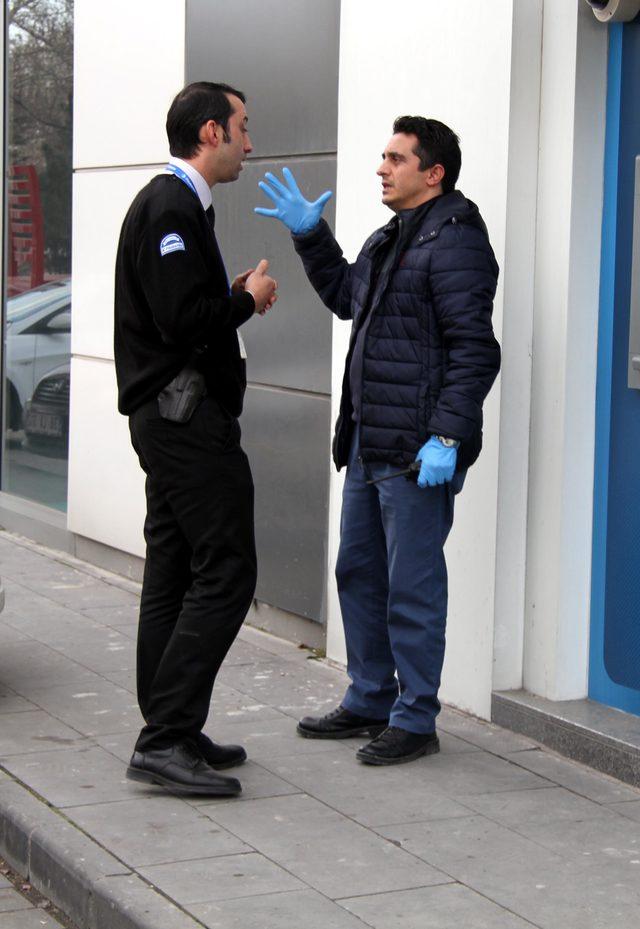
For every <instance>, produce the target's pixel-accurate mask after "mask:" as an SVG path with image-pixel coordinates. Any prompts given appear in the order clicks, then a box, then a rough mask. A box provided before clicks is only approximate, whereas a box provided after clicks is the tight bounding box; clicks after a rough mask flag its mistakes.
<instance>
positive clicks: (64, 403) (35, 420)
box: [24, 361, 70, 454]
mask: <svg viewBox="0 0 640 929" xmlns="http://www.w3.org/2000/svg"><path fill="white" fill-rule="evenodd" d="M69 384H70V369H69V362H68V361H67V363H66V364H64V365H61V366H60V367H59V368H56V369H55V370H53V371H50V372H49V373H48V374H47V375H45V377H43V378H42V380H41V381H40V382H39V383H38V384H37V386H36V389H35V390H34V392H33V396H32V398H31V400H28V401H27V403H26V404H25V415H24V431H25V435H26V437H27V441H28V444H29V445H30V446H33V447H37V448H48V449H50V450H52V451H60V452H61V453H63V454H66V452H67V447H68V444H69Z"/></svg>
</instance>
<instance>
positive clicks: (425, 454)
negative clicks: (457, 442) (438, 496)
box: [416, 436, 458, 487]
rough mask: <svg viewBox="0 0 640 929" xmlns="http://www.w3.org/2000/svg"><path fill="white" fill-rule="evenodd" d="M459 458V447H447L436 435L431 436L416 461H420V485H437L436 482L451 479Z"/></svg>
mask: <svg viewBox="0 0 640 929" xmlns="http://www.w3.org/2000/svg"><path fill="white" fill-rule="evenodd" d="M457 458H458V449H457V448H455V447H454V446H452V447H451V448H447V446H446V445H443V444H442V442H440V441H439V440H438V439H436V437H435V436H431V438H430V439H429V441H428V442H427V443H426V444H425V445H423V446H422V448H421V449H420V451H419V452H418V454H417V455H416V461H419V462H420V474H419V475H418V487H435V486H436V484H445V483H446V482H447V481H450V480H451V478H452V477H453V474H454V471H455V470H456V461H457Z"/></svg>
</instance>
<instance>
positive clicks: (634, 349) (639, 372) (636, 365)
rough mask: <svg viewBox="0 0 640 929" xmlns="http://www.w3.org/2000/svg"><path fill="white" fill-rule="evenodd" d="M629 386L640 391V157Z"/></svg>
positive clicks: (639, 159)
mask: <svg viewBox="0 0 640 929" xmlns="http://www.w3.org/2000/svg"><path fill="white" fill-rule="evenodd" d="M627 383H628V386H629V387H632V388H635V389H636V390H640V155H638V156H637V157H636V186H635V194H634V198H633V253H632V259H631V312H630V316H629V371H628V381H627Z"/></svg>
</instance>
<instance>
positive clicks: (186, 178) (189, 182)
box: [165, 164, 200, 200]
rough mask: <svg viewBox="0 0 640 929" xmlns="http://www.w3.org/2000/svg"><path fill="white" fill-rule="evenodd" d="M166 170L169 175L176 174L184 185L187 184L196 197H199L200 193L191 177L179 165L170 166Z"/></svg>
mask: <svg viewBox="0 0 640 929" xmlns="http://www.w3.org/2000/svg"><path fill="white" fill-rule="evenodd" d="M165 170H167V171H168V172H169V174H175V176H176V177H177V178H179V179H180V180H181V181H182V183H183V184H186V185H187V187H189V188H191V190H192V191H193V192H194V194H195V195H196V197H198V191H197V190H196V187H195V184H194V183H193V181H192V180H191V178H190V177H189V175H188V174H186V173H185V172H184V171H183V170H182V168H179V167H178V165H172V164H168V165H167V167H166V169H165ZM199 199H200V198H199V197H198V200H199Z"/></svg>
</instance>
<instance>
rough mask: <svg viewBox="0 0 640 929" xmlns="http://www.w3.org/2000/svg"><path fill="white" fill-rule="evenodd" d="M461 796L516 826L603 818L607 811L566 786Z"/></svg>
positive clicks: (492, 816)
mask: <svg viewBox="0 0 640 929" xmlns="http://www.w3.org/2000/svg"><path fill="white" fill-rule="evenodd" d="M458 799H459V801H460V803H463V804H464V805H465V806H466V807H467V808H468V809H471V810H475V812H476V813H482V815H483V816H486V817H487V818H488V819H492V820H494V821H495V822H498V823H503V824H504V825H505V826H513V827H518V826H520V825H523V824H527V823H538V824H542V825H546V824H549V823H550V824H557V823H566V822H570V821H572V820H578V821H581V820H600V819H604V818H605V817H606V816H607V815H608V812H607V810H606V809H605V808H604V807H603V806H601V805H600V804H598V803H594V802H593V801H592V800H587V799H586V798H585V797H580V796H578V795H577V794H574V793H571V791H569V790H565V789H564V787H540V788H538V789H537V790H531V789H529V790H509V791H505V792H504V793H485V794H472V795H471V796H462V797H459V798H458Z"/></svg>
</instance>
